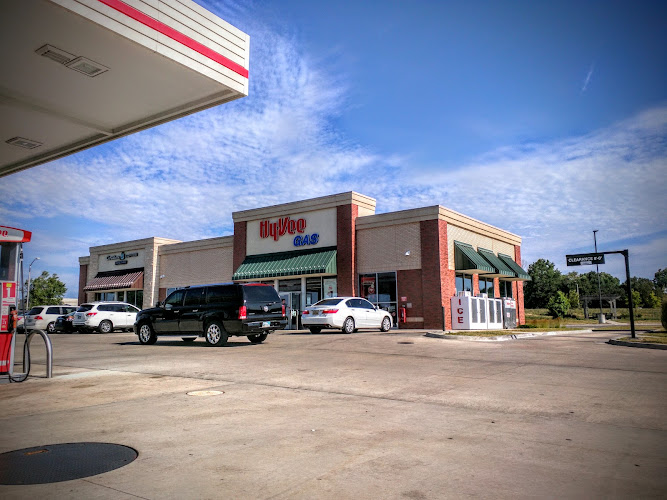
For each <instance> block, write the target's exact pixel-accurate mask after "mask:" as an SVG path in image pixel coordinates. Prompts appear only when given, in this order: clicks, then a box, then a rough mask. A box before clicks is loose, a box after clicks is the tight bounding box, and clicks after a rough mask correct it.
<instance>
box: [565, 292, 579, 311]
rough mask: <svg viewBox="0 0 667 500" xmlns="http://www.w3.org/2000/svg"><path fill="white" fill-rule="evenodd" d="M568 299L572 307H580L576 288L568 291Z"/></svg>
mask: <svg viewBox="0 0 667 500" xmlns="http://www.w3.org/2000/svg"><path fill="white" fill-rule="evenodd" d="M567 301H568V302H569V303H570V307H575V308H576V307H580V302H579V294H578V293H577V291H576V290H570V291H569V292H568V293H567Z"/></svg>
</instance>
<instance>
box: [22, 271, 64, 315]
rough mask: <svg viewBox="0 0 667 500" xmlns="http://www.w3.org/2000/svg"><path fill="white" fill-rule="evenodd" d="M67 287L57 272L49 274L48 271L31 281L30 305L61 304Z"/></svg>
mask: <svg viewBox="0 0 667 500" xmlns="http://www.w3.org/2000/svg"><path fill="white" fill-rule="evenodd" d="M66 291H67V287H66V286H65V283H63V282H62V281H60V279H59V278H58V275H57V274H52V275H49V272H48V271H42V274H41V275H40V276H38V277H37V278H35V279H34V280H32V281H31V282H30V306H31V307H32V306H34V305H38V306H40V305H46V304H60V302H61V301H62V299H63V297H64V296H65V292H66Z"/></svg>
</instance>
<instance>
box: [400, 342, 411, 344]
mask: <svg viewBox="0 0 667 500" xmlns="http://www.w3.org/2000/svg"><path fill="white" fill-rule="evenodd" d="M399 344H414V342H399Z"/></svg>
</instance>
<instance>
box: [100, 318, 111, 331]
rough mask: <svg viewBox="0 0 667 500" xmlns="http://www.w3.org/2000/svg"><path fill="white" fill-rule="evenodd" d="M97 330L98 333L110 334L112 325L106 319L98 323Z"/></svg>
mask: <svg viewBox="0 0 667 500" xmlns="http://www.w3.org/2000/svg"><path fill="white" fill-rule="evenodd" d="M97 328H99V330H100V333H111V332H112V331H113V325H112V324H111V321H109V320H108V319H105V320H104V321H102V322H100V324H99V326H98V327H97Z"/></svg>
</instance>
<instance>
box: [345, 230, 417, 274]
mask: <svg viewBox="0 0 667 500" xmlns="http://www.w3.org/2000/svg"><path fill="white" fill-rule="evenodd" d="M408 250H409V251H410V255H409V256H406V255H405V252H406V251H408ZM421 266H422V262H421V236H420V230H419V222H414V223H410V224H396V225H393V226H382V227H375V228H371V229H359V230H357V272H359V273H360V274H364V273H378V272H383V271H399V270H411V269H421Z"/></svg>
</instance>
